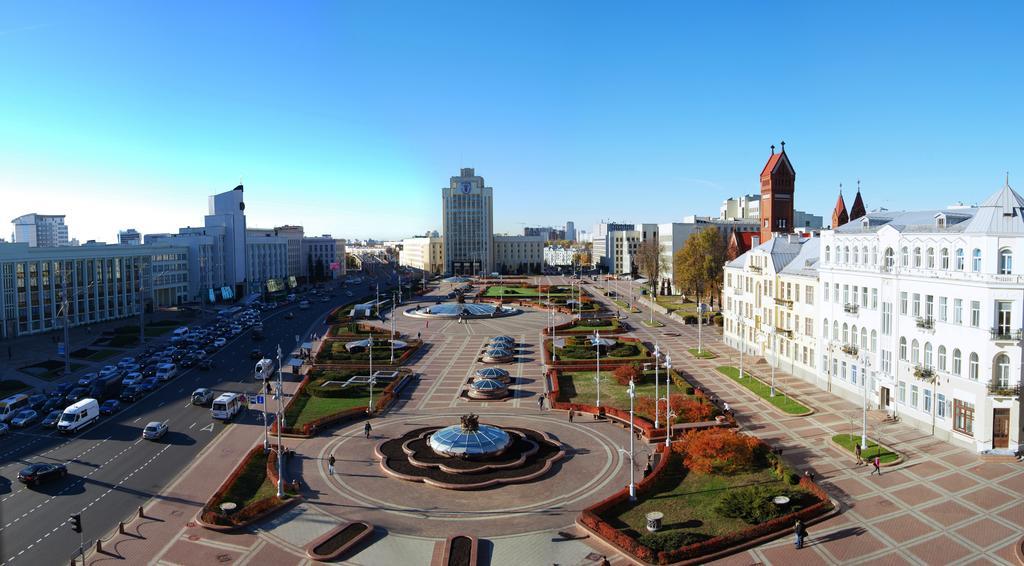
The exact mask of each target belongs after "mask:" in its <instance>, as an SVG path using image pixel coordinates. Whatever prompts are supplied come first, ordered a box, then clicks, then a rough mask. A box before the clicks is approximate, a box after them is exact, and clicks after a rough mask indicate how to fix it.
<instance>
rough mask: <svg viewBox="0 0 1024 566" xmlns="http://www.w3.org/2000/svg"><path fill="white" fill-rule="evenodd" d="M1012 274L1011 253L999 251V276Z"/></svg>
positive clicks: (1005, 250)
mask: <svg viewBox="0 0 1024 566" xmlns="http://www.w3.org/2000/svg"><path fill="white" fill-rule="evenodd" d="M1011 273H1013V252H1011V251H1010V250H1008V249H1005V248H1004V249H1001V250H999V274H1000V275H1009V274H1011Z"/></svg>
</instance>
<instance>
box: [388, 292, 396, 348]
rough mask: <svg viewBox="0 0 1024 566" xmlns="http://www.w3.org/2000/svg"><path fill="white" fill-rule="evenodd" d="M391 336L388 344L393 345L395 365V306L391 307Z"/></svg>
mask: <svg viewBox="0 0 1024 566" xmlns="http://www.w3.org/2000/svg"><path fill="white" fill-rule="evenodd" d="M391 296H392V300H394V299H393V298H394V294H393V293H392V295H391ZM391 307H392V308H391V336H390V340H388V342H389V343H390V344H391V363H392V364H394V363H395V306H394V305H392V306H391Z"/></svg>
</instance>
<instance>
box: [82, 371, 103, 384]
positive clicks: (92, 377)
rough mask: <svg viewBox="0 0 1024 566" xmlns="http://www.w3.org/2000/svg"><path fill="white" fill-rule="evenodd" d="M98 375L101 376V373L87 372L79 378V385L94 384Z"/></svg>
mask: <svg viewBox="0 0 1024 566" xmlns="http://www.w3.org/2000/svg"><path fill="white" fill-rule="evenodd" d="M97 377H99V374H97V373H96V372H91V373H87V374H85V375H83V376H82V377H80V378H79V379H78V385H79V386H81V387H88V386H90V385H92V382H94V381H96V378H97Z"/></svg>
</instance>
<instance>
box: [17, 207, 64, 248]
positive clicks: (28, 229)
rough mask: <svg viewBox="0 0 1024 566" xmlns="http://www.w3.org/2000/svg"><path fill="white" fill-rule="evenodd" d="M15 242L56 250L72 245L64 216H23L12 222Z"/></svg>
mask: <svg viewBox="0 0 1024 566" xmlns="http://www.w3.org/2000/svg"><path fill="white" fill-rule="evenodd" d="M11 223H12V224H14V242H16V243H24V244H28V245H29V247H33V248H36V247H39V248H55V247H58V246H67V245H70V244H69V242H68V227H67V226H66V225H65V224H64V215H63V214H36V213H34V212H33V213H31V214H23V215H21V216H19V217H17V218H15V219H14V220H12V221H11Z"/></svg>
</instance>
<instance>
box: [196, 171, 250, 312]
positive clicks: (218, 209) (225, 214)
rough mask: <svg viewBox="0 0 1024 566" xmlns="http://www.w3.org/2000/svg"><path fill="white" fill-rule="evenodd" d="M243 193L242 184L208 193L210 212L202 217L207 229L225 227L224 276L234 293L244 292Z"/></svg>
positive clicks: (239, 294) (237, 294) (236, 294)
mask: <svg viewBox="0 0 1024 566" xmlns="http://www.w3.org/2000/svg"><path fill="white" fill-rule="evenodd" d="M242 196H243V188H242V185H238V186H237V187H235V188H234V189H232V190H230V191H227V192H223V193H220V194H216V195H211V196H210V198H209V204H210V214H208V215H207V216H206V220H205V224H206V227H207V229H211V228H220V229H223V231H224V255H223V257H224V279H225V281H226V282H227V283H228V285H230V286H232V287H234V291H235V296H241V295H242V293H244V292H245V275H246V264H245V260H246V253H245V252H246V249H245V202H244V201H243V199H242Z"/></svg>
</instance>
